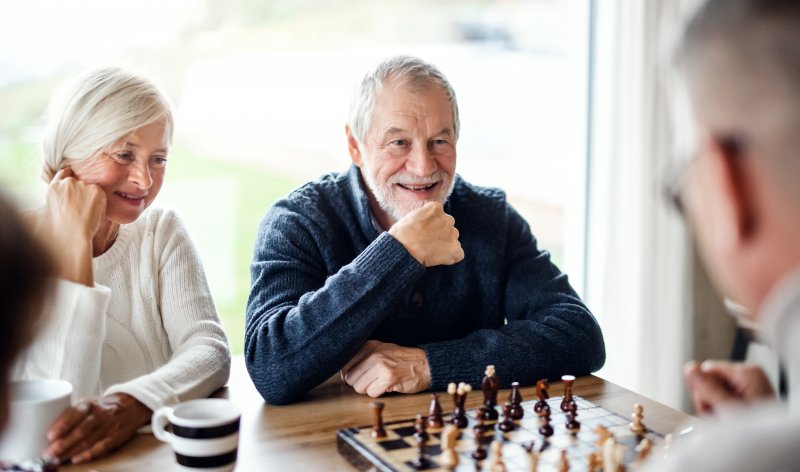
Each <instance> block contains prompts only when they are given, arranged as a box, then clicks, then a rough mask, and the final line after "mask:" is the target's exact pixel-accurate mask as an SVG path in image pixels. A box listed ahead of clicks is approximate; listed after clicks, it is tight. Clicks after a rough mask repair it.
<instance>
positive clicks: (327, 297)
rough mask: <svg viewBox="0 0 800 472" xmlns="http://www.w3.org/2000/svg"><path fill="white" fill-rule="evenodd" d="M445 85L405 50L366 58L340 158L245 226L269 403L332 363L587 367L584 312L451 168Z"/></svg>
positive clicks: (252, 361)
mask: <svg viewBox="0 0 800 472" xmlns="http://www.w3.org/2000/svg"><path fill="white" fill-rule="evenodd" d="M458 133H459V120H458V106H457V104H456V98H455V93H454V92H453V89H452V87H451V86H450V84H449V82H448V81H447V79H446V78H445V77H444V75H443V74H442V73H441V72H439V70H438V69H436V68H435V67H433V66H432V65H430V64H427V63H425V62H423V61H421V60H419V59H416V58H411V57H395V58H391V59H389V60H386V61H385V62H383V63H381V64H380V65H379V66H377V68H376V69H375V70H373V71H372V72H370V73H369V74H368V75H367V76H366V77H365V78H364V80H363V82H362V83H361V85H360V88H359V89H358V91H357V92H356V95H355V97H354V100H353V104H352V108H351V116H350V122H349V124H348V125H347V127H346V134H347V145H348V149H349V152H350V157H351V159H352V162H353V166H352V167H351V168H350V170H349V171H347V172H344V173H334V174H328V175H325V176H323V177H321V178H320V179H319V180H317V181H315V182H312V183H309V184H306V185H304V186H303V187H301V188H299V189H298V190H296V191H295V192H293V193H292V194H291V195H289V196H288V197H287V198H285V199H283V200H281V201H279V202H278V203H276V204H275V206H274V207H272V209H270V211H269V212H268V213H267V215H266V216H265V218H264V220H263V221H262V223H261V226H260V228H259V233H258V238H257V241H256V247H255V255H254V260H253V264H252V267H251V275H252V289H251V292H250V297H249V300H248V304H247V326H246V333H245V352H246V354H245V356H246V357H245V358H246V362H247V367H248V370H249V372H250V375H251V377H252V378H253V381H254V383H255V385H256V388H257V389H258V390H259V392H261V395H263V397H264V398H265V399H266V400H267V401H268V402H270V403H278V404H281V403H288V402H292V401H296V400H298V399H299V398H300V397H301V396H302V395H304V394H305V393H306V392H307V391H309V390H310V389H312V388H313V387H315V386H316V385H318V384H320V383H321V382H323V381H324V380H326V379H328V378H329V377H330V376H331V375H332V374H335V373H336V372H337V371H341V374H342V377H343V379H344V380H345V381H346V382H347V383H348V384H350V385H351V386H353V388H354V389H355V390H356V391H357V392H359V393H366V394H368V395H370V396H373V397H377V396H380V395H381V394H383V393H385V392H402V393H413V392H419V391H422V390H426V389H431V390H443V389H445V388H446V386H447V384H448V382H452V381H464V382H470V383H472V384H479V383H480V381H481V378H482V377H483V374H484V368H485V367H486V365H487V364H494V365H495V366H496V368H497V371H498V374H499V377H500V379H501V381H502V385H504V386H508V385H509V384H510V382H511V381H519V382H520V383H523V384H529V383H532V382H534V381H535V380H536V379H537V378H540V377H551V378H552V377H555V376H559V375H561V374H565V373H574V374H577V375H583V374H588V373H590V372H592V371H593V370H596V369H598V368H600V367H601V366H602V365H603V362H604V360H605V348H604V344H603V338H602V334H601V332H600V328H599V327H598V325H597V322H596V321H595V319H594V318H593V317H592V315H591V314H590V313H589V311H588V310H587V309H586V307H585V306H584V304H583V303H582V302H581V300H580V298H578V296H577V295H576V294H575V291H574V290H573V289H572V287H570V285H569V283H568V281H567V277H566V276H565V275H564V274H562V273H561V272H560V271H559V270H558V268H556V267H555V266H554V265H553V264H552V263H551V262H550V258H549V255H548V253H547V252H545V251H542V250H540V249H538V248H537V246H536V240H535V239H534V237H533V235H532V234H531V232H530V229H529V228H528V224H527V223H526V222H525V221H524V220H523V219H522V218H521V217H520V215H519V214H518V213H517V212H516V211H514V209H513V208H512V207H511V206H510V205H509V204H508V203H507V202H506V200H505V195H504V194H503V192H502V191H500V190H496V189H487V188H480V187H476V186H474V185H471V184H469V183H467V182H465V181H464V180H462V179H461V178H460V177H458V176H457V175H456V173H455V166H456V143H457V141H458Z"/></svg>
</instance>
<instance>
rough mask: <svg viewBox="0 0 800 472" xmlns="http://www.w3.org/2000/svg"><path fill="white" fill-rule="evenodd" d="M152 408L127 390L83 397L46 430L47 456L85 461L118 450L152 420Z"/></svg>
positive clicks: (61, 459)
mask: <svg viewBox="0 0 800 472" xmlns="http://www.w3.org/2000/svg"><path fill="white" fill-rule="evenodd" d="M151 415H152V411H150V409H149V408H147V407H146V406H144V405H143V404H142V403H140V402H139V401H138V400H137V399H135V398H133V397H132V396H130V395H128V394H126V393H115V394H111V395H106V396H105V397H103V398H100V399H94V400H83V401H81V402H80V403H78V404H76V405H75V406H72V407H70V408H69V409H68V410H67V411H65V412H64V413H62V414H61V416H59V417H58V418H57V419H56V421H55V422H54V423H53V425H52V426H51V427H50V429H49V430H48V432H47V440H48V441H50V445H48V446H47V448H46V449H45V450H44V451H43V455H44V456H45V457H53V458H57V459H59V460H60V461H61V462H62V463H63V462H66V461H70V460H71V461H72V463H73V464H77V463H80V462H86V461H89V460H92V459H95V458H97V457H100V456H102V455H104V454H107V453H108V452H110V451H112V450H114V449H116V448H117V447H119V446H121V445H122V444H124V443H125V442H126V441H127V440H128V439H130V438H131V437H132V436H133V434H134V433H135V432H136V430H137V429H139V428H140V427H142V426H144V425H146V424H147V423H148V422H149V421H150V416H151Z"/></svg>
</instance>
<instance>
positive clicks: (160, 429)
mask: <svg viewBox="0 0 800 472" xmlns="http://www.w3.org/2000/svg"><path fill="white" fill-rule="evenodd" d="M170 413H172V408H171V407H168V406H162V407H161V408H159V409H158V410H156V412H155V413H153V419H152V421H151V423H150V424H151V426H152V428H153V434H154V435H155V436H156V438H158V439H159V440H160V441H163V442H166V443H168V442H171V439H172V433H170V432H168V431H167V430H166V427H167V424H169V414H170Z"/></svg>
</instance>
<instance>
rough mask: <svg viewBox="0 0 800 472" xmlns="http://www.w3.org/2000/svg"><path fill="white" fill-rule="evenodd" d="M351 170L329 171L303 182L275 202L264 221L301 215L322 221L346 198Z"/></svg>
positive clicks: (268, 222) (281, 219)
mask: <svg viewBox="0 0 800 472" xmlns="http://www.w3.org/2000/svg"><path fill="white" fill-rule="evenodd" d="M351 175H352V174H351V173H348V172H331V173H328V174H325V175H323V176H321V177H319V178H318V179H316V180H313V181H311V182H308V183H305V184H303V185H301V186H300V187H298V188H297V189H295V190H293V191H292V192H291V193H289V195H287V196H285V197H283V198H281V199H279V200H278V201H276V202H275V203H274V204H273V205H272V207H270V209H269V210H268V211H267V213H266V215H265V216H264V219H263V221H262V223H263V224H270V225H271V224H274V223H276V222H278V223H279V222H281V221H286V220H287V219H291V220H294V219H296V218H302V219H306V220H309V221H316V222H318V223H319V222H322V221H324V220H325V219H327V218H329V217H332V216H333V214H334V213H336V208H338V207H340V206H341V204H342V202H344V201H346V200H347V192H349V189H350V179H351Z"/></svg>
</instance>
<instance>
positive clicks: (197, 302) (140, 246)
mask: <svg viewBox="0 0 800 472" xmlns="http://www.w3.org/2000/svg"><path fill="white" fill-rule="evenodd" d="M93 268H94V280H95V287H93V288H90V287H86V286H84V285H81V284H76V283H72V282H68V281H65V280H59V281H57V283H56V293H55V297H54V299H53V301H52V303H50V306H49V309H48V313H47V317H46V320H47V323H46V325H45V326H44V329H43V330H42V331H41V332H40V334H39V336H38V337H37V339H36V341H35V343H34V345H33V346H32V347H31V348H30V349H29V351H28V352H27V354H26V356H25V357H23V359H22V362H21V363H20V365H19V366H18V369H17V377H19V378H35V377H51V378H62V379H65V380H69V381H70V382H72V384H73V388H74V394H73V399H74V400H78V399H80V398H82V397H86V396H99V395H101V394H103V393H106V394H108V393H113V392H124V393H128V394H130V395H132V396H134V397H135V398H136V399H138V400H139V401H141V402H142V403H144V404H145V405H147V407H148V408H150V409H152V410H155V409H157V408H159V407H161V406H163V405H169V404H175V403H178V402H179V401H184V400H188V399H193V398H201V397H206V396H208V395H209V394H211V393H212V392H213V391H214V390H216V389H218V388H219V387H222V386H223V385H224V384H225V382H227V380H228V374H229V372H230V362H231V361H230V350H229V348H228V343H227V339H226V338H225V333H224V331H223V330H222V326H221V325H220V321H219V317H218V316H217V312H216V309H215V308H214V302H213V300H212V299H211V294H210V292H209V289H208V284H207V282H206V279H205V274H204V272H203V267H202V264H201V263H200V258H199V257H198V254H197V251H196V249H195V247H194V245H193V244H192V242H191V240H190V239H189V234H188V232H187V231H186V228H185V226H184V225H183V224H182V222H181V221H180V220H179V218H178V217H177V215H176V214H175V213H174V212H173V211H170V210H162V209H157V208H152V209H149V210H147V211H146V212H145V213H144V214H143V215H142V216H140V217H139V218H138V219H137V220H136V221H135V222H133V223H131V224H128V225H123V226H122V227H121V228H120V231H119V235H118V236H117V240H116V241H115V242H114V244H113V245H112V246H111V248H110V249H109V250H108V251H107V252H106V253H105V254H103V255H101V256H99V257H96V258H95V259H94V260H93Z"/></svg>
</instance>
